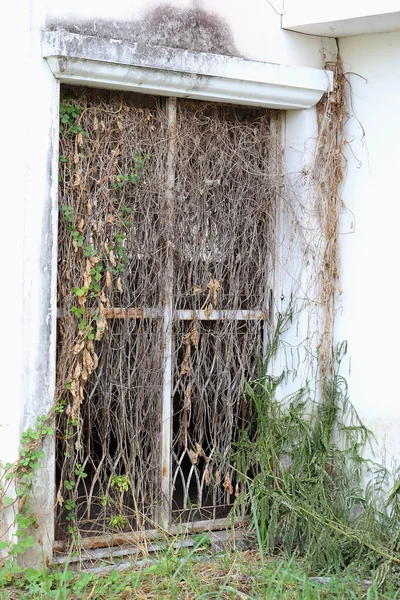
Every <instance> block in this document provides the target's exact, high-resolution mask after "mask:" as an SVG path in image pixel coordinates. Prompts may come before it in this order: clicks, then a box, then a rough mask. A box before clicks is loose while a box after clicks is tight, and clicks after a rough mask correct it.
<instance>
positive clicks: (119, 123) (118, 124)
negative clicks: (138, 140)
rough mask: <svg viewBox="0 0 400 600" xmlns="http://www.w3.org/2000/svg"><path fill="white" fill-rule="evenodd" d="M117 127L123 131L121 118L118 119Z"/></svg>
mask: <svg viewBox="0 0 400 600" xmlns="http://www.w3.org/2000/svg"><path fill="white" fill-rule="evenodd" d="M117 127H118V129H119V130H120V131H122V121H120V120H119V119H118V121H117Z"/></svg>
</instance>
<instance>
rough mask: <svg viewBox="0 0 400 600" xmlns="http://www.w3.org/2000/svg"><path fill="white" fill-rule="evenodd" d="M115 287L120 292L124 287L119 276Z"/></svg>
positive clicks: (122, 291)
mask: <svg viewBox="0 0 400 600" xmlns="http://www.w3.org/2000/svg"><path fill="white" fill-rule="evenodd" d="M117 289H118V291H119V293H120V294H123V293H124V288H123V287H122V281H121V277H118V279H117Z"/></svg>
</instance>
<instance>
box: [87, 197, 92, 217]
mask: <svg viewBox="0 0 400 600" xmlns="http://www.w3.org/2000/svg"><path fill="white" fill-rule="evenodd" d="M87 214H88V215H91V214H92V203H91V202H90V198H88V201H87Z"/></svg>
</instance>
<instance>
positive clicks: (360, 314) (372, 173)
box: [336, 33, 400, 466]
mask: <svg viewBox="0 0 400 600" xmlns="http://www.w3.org/2000/svg"><path fill="white" fill-rule="evenodd" d="M339 47H340V55H341V57H342V61H343V68H344V71H346V72H348V78H349V81H350V83H351V92H352V94H351V102H350V103H349V111H350V119H349V121H348V123H347V126H346V130H347V139H348V145H347V150H346V158H347V161H348V168H347V176H346V180H345V184H344V194H343V200H344V202H345V205H346V209H344V210H343V214H342V219H341V227H340V229H341V235H340V249H341V272H342V287H343V294H342V297H341V309H340V311H339V314H338V317H337V321H336V338H337V340H338V341H340V340H344V339H347V340H348V344H349V345H348V348H349V360H348V363H347V366H346V372H345V373H344V375H345V376H346V377H347V378H348V381H349V385H350V395H351V400H352V402H353V403H354V404H355V407H356V409H357V410H358V412H359V414H360V416H361V418H362V419H363V421H364V422H365V424H366V425H367V426H368V427H370V429H372V431H373V432H374V433H375V435H376V436H377V442H378V458H380V457H381V455H384V456H385V457H386V460H387V462H388V465H389V466H390V463H391V460H392V459H394V458H395V459H397V460H399V458H400V410H399V406H400V392H399V389H398V385H397V381H396V375H397V374H398V372H399V359H398V348H397V346H398V339H399V336H400V322H399V319H398V315H397V304H396V298H397V294H398V291H399V282H398V280H397V279H398V278H397V276H396V273H397V272H398V256H399V248H398V244H399V222H400V203H399V199H398V196H399V184H398V179H399V175H398V174H399V162H400V149H399V139H400V117H399V109H398V99H399V96H400V33H388V34H377V35H365V36H356V37H349V38H343V39H341V40H340V44H339ZM396 290H397V291H396Z"/></svg>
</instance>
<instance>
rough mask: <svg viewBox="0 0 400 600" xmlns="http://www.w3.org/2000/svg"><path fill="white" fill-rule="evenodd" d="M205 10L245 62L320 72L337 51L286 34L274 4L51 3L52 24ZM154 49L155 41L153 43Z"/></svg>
mask: <svg viewBox="0 0 400 600" xmlns="http://www.w3.org/2000/svg"><path fill="white" fill-rule="evenodd" d="M163 4H169V5H172V6H175V7H179V8H200V9H203V10H205V11H208V12H210V13H214V14H216V15H217V16H219V17H220V18H222V19H223V20H224V21H225V22H226V23H227V24H228V25H229V27H230V29H231V32H232V34H233V37H234V41H235V44H236V46H237V48H238V50H239V52H240V54H241V55H242V56H243V58H248V59H252V60H262V61H268V62H278V63H281V64H288V65H296V66H304V67H316V68H321V66H322V52H323V49H324V48H327V49H328V50H331V51H334V48H335V42H334V40H333V39H330V38H321V37H317V36H306V35H299V34H298V33H293V32H291V31H284V30H282V29H281V13H282V12H283V8H282V0H274V2H273V3H272V4H273V6H274V7H275V9H276V10H274V8H273V7H272V6H271V4H269V3H268V2H266V1H265V0H252V1H251V3H250V4H249V5H248V6H246V5H244V4H243V2H240V1H239V0H218V1H216V0H168V1H166V0H136V1H135V2H132V0H115V1H114V2H112V3H110V2H108V1H107V2H106V1H105V0H103V1H101V0H85V2H82V1H81V0H70V1H69V2H68V3H67V4H66V3H65V2H64V1H63V0H49V3H48V19H49V21H52V20H55V19H58V20H61V21H64V22H65V21H68V20H69V21H76V22H78V23H79V22H80V21H82V20H83V19H90V20H95V19H105V20H110V21H116V20H124V21H135V20H138V19H142V18H143V17H144V16H145V15H146V13H148V12H149V11H151V10H152V9H154V8H155V7H156V6H161V5H163ZM148 43H149V44H151V40H149V42H148Z"/></svg>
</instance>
